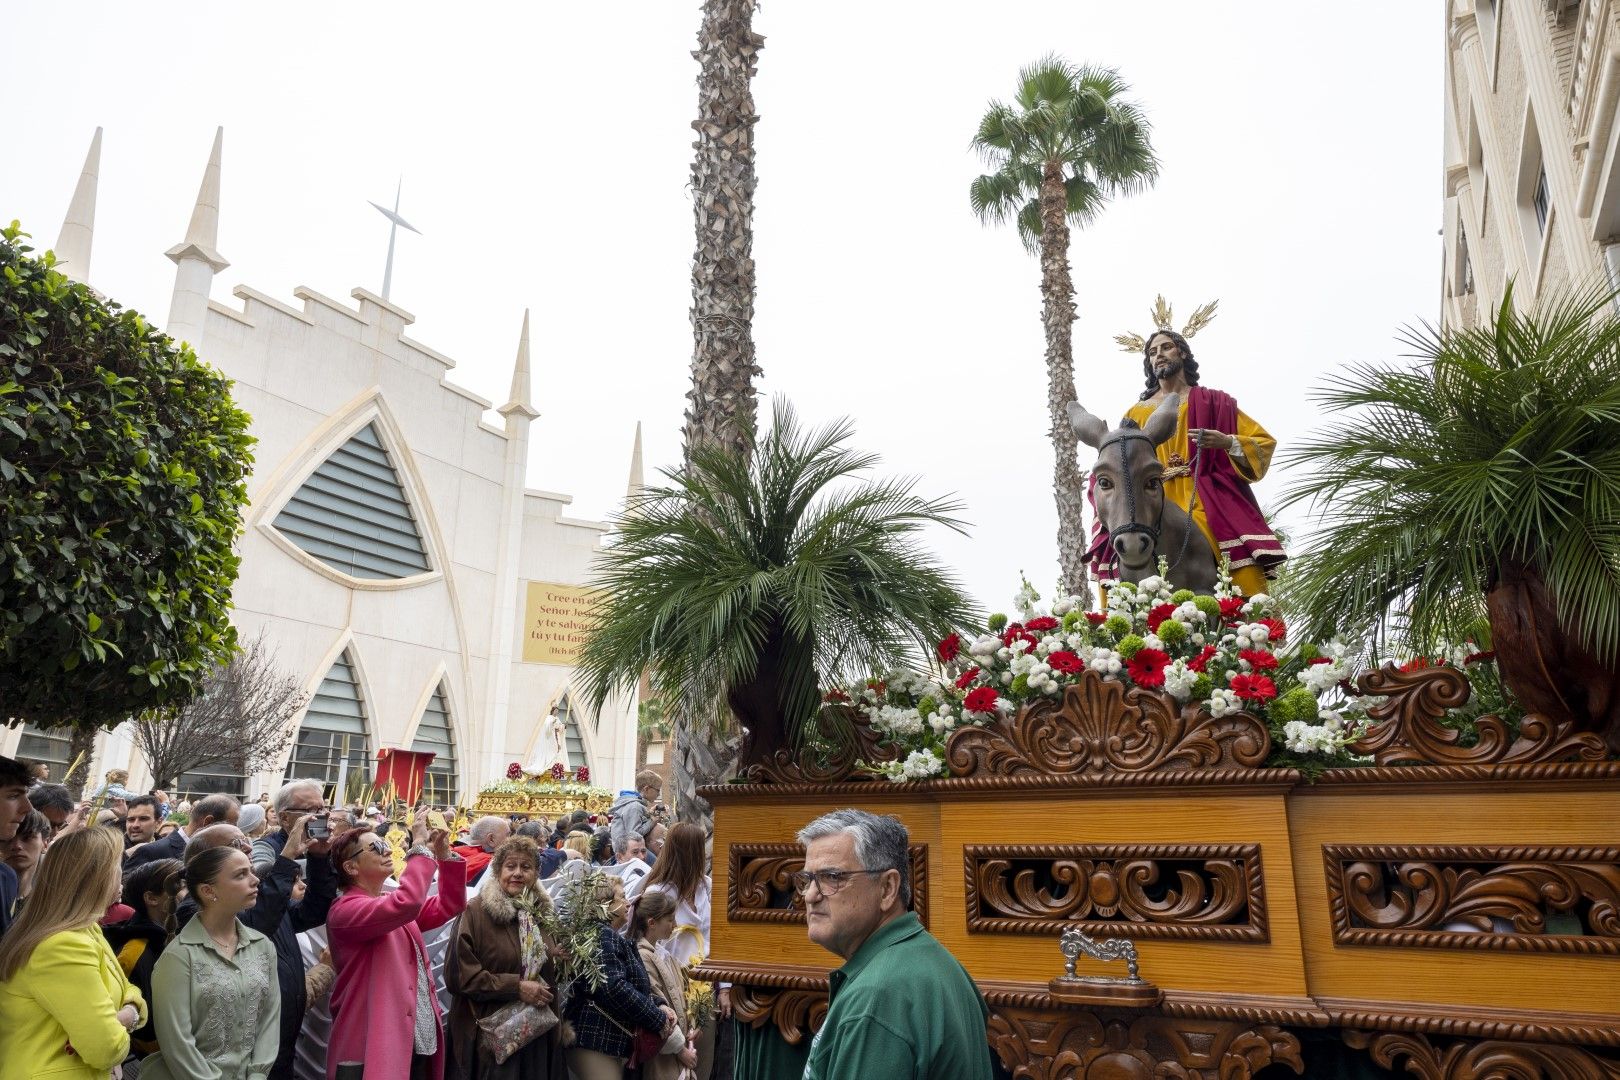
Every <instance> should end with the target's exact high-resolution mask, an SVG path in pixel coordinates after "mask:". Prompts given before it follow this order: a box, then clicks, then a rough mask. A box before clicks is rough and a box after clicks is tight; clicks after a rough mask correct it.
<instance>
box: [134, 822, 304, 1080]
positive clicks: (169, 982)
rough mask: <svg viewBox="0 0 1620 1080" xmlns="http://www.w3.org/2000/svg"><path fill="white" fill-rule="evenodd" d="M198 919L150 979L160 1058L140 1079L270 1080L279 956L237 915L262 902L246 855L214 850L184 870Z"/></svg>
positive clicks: (277, 1036)
mask: <svg viewBox="0 0 1620 1080" xmlns="http://www.w3.org/2000/svg"><path fill="white" fill-rule="evenodd" d="M186 887H187V889H189V890H190V892H191V897H192V899H194V900H195V901H196V902H197V906H198V912H197V915H196V916H195V917H193V918H192V920H191V921H190V922H188V923H186V925H185V928H184V929H183V930H181V931H180V933H179V934H178V935H177V936H176V937H175V939H174V940H173V941H171V942H170V943H169V945H168V947H167V948H166V949H164V950H163V956H162V957H161V958H159V960H158V962H157V968H156V969H155V970H154V971H153V973H152V997H153V1003H152V1014H153V1017H154V1026H155V1027H156V1028H157V1038H158V1046H160V1047H161V1048H162V1049H160V1050H159V1051H158V1052H157V1053H156V1054H154V1055H152V1056H151V1057H149V1058H147V1059H146V1061H145V1062H144V1063H143V1067H142V1070H141V1077H142V1080H264V1078H265V1077H266V1076H268V1075H269V1073H270V1068H271V1066H273V1065H274V1064H275V1062H276V1051H277V1050H278V1049H279V1047H280V1021H281V993H280V990H279V989H278V985H277V982H276V949H275V946H274V945H273V944H272V943H271V941H270V939H269V938H267V937H265V936H264V935H263V934H261V933H259V932H258V931H256V930H250V929H248V928H247V927H246V926H243V925H242V923H241V922H240V920H238V919H237V915H239V914H240V913H241V912H243V911H246V910H247V909H248V908H250V907H252V906H253V905H254V904H255V903H256V902H257V901H258V898H259V879H258V878H257V877H255V876H254V874H253V865H252V863H251V862H250V861H249V859H248V857H247V855H246V854H244V853H243V852H241V851H238V850H237V849H236V848H234V847H217V848H209V849H208V850H206V851H203V852H201V853H199V854H198V855H197V856H196V857H195V858H193V859H192V860H191V861H190V862H189V863H187V864H186Z"/></svg>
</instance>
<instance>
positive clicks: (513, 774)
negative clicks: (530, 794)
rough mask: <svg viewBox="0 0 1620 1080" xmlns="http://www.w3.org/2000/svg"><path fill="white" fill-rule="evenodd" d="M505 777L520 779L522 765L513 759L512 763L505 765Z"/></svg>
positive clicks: (521, 777)
mask: <svg viewBox="0 0 1620 1080" xmlns="http://www.w3.org/2000/svg"><path fill="white" fill-rule="evenodd" d="M506 778H507V779H508V780H521V779H523V766H522V765H520V764H518V763H517V762H515V761H514V762H512V764H510V765H508V766H507V767H506Z"/></svg>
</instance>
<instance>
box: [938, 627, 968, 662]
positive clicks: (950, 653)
mask: <svg viewBox="0 0 1620 1080" xmlns="http://www.w3.org/2000/svg"><path fill="white" fill-rule="evenodd" d="M934 651H935V652H936V653H938V654H939V662H940V663H942V664H948V663H950V662H951V661H952V660H955V659H956V657H957V654H958V653H960V652H961V651H962V635H960V634H947V635H946V637H945V640H944V641H941V642H940V643H939V646H938V648H936V649H935V650H934Z"/></svg>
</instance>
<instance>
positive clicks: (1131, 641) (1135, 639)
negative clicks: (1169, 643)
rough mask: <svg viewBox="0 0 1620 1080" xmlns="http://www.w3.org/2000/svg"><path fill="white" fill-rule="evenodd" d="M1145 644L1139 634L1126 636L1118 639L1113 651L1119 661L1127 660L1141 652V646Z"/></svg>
mask: <svg viewBox="0 0 1620 1080" xmlns="http://www.w3.org/2000/svg"><path fill="white" fill-rule="evenodd" d="M1146 644H1147V642H1145V641H1143V640H1142V635H1141V634H1126V635H1125V636H1124V637H1122V638H1120V639H1119V644H1118V645H1115V646H1114V651H1115V652H1117V653H1119V658H1120V659H1121V660H1129V659H1130V658H1131V657H1133V656H1135V655H1136V654H1137V653H1139V652H1141V651H1142V646H1143V645H1146Z"/></svg>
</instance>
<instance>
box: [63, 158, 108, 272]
mask: <svg viewBox="0 0 1620 1080" xmlns="http://www.w3.org/2000/svg"><path fill="white" fill-rule="evenodd" d="M100 175H101V129H100V128H99V127H98V128H96V134H95V136H94V137H93V138H92V139H91V140H90V153H88V154H86V155H85V158H84V171H83V172H81V173H79V184H78V186H77V187H75V188H74V189H73V201H72V202H71V203H69V204H68V211H67V217H66V218H64V219H63V221H62V232H61V234H60V235H59V236H57V238H56V247H55V248H54V249H53V250H55V252H56V268H57V269H58V270H60V271H62V273H64V274H66V275H67V276H68V277H70V278H72V279H73V280H74V281H80V282H83V283H84V284H86V285H88V284H89V283H90V242H91V241H92V240H93V239H94V238H95V232H96V181H97V180H98V179H99V178H100Z"/></svg>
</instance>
